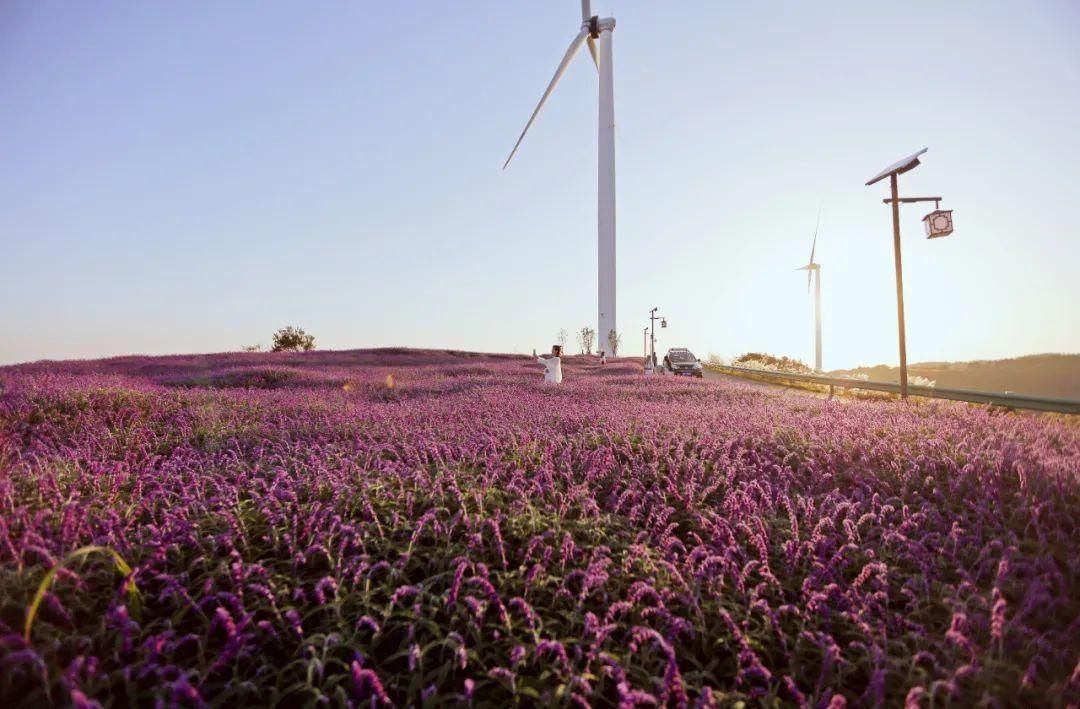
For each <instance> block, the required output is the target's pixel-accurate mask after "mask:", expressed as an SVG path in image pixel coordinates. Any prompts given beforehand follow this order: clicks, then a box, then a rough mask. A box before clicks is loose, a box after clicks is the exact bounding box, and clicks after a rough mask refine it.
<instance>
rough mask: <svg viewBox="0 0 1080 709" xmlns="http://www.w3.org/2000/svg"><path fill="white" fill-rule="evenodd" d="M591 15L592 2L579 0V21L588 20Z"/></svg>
mask: <svg viewBox="0 0 1080 709" xmlns="http://www.w3.org/2000/svg"><path fill="white" fill-rule="evenodd" d="M591 17H592V2H591V1H590V0H581V21H582V22H588V21H589V18H591Z"/></svg>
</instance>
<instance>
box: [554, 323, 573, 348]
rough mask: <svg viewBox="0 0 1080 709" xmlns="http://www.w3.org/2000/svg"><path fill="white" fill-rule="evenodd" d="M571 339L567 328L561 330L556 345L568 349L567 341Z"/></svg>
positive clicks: (556, 338)
mask: <svg viewBox="0 0 1080 709" xmlns="http://www.w3.org/2000/svg"><path fill="white" fill-rule="evenodd" d="M569 339H570V333H569V332H567V331H566V328H565V327H564V328H563V329H561V330H559V334H558V335H556V336H555V344H557V345H558V346H559V347H563V348H565V347H566V341H567V340H569Z"/></svg>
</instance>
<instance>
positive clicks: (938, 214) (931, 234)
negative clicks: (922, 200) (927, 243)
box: [923, 203, 953, 239]
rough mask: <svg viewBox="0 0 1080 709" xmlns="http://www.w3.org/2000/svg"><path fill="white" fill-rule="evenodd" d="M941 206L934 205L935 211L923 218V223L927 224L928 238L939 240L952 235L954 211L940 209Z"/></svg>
mask: <svg viewBox="0 0 1080 709" xmlns="http://www.w3.org/2000/svg"><path fill="white" fill-rule="evenodd" d="M938 206H939V205H937V204H936V203H935V204H934V211H932V212H930V213H929V214H927V215H926V216H925V217H923V222H924V223H925V224H926V238H927V239H937V238H939V237H942V236H948V235H949V234H951V233H952V231H953V227H952V210H951V209H938V208H937V207H938Z"/></svg>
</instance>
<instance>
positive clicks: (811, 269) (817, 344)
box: [795, 209, 821, 372]
mask: <svg viewBox="0 0 1080 709" xmlns="http://www.w3.org/2000/svg"><path fill="white" fill-rule="evenodd" d="M820 226H821V210H820V209H819V210H818V219H817V224H816V225H815V226H814V243H813V245H812V246H811V247H810V263H808V264H806V265H805V266H800V267H799V268H797V269H795V270H796V271H806V292H807V293H808V294H809V293H810V280H811V279H813V281H814V371H816V372H820V371H821V264H820V263H815V262H814V252H815V251H816V250H817V235H818V227H820Z"/></svg>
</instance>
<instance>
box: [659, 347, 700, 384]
mask: <svg viewBox="0 0 1080 709" xmlns="http://www.w3.org/2000/svg"><path fill="white" fill-rule="evenodd" d="M664 369H666V370H668V371H669V372H671V373H672V374H674V375H675V376H682V377H697V378H698V379H701V378H703V377H704V376H705V372H704V371H703V370H702V369H701V360H699V359H698V358H697V357H695V356H694V353H693V352H691V351H690V350H688V349H686V348H685V347H672V348H671V349H670V350H668V351H667V354H666V355H664Z"/></svg>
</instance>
